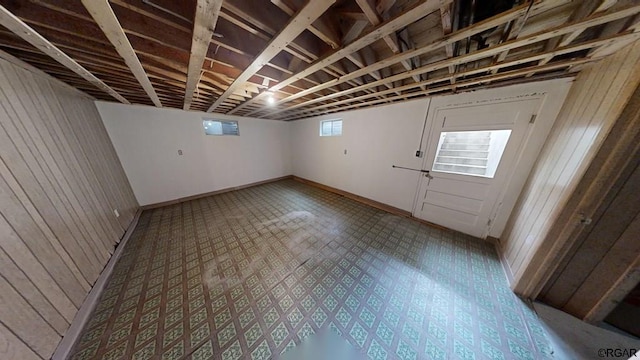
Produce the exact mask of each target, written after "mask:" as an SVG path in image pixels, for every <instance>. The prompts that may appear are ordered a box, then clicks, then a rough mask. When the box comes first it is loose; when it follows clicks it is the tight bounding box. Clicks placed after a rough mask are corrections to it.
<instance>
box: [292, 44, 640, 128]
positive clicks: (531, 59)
mask: <svg viewBox="0 0 640 360" xmlns="http://www.w3.org/2000/svg"><path fill="white" fill-rule="evenodd" d="M638 38H640V35H633V34H626V35H615V36H612V37H608V38H606V39H599V40H594V41H589V42H586V43H584V44H578V45H572V46H567V47H564V48H562V49H555V50H552V51H549V52H546V53H541V54H530V55H526V56H524V57H522V58H520V59H517V60H511V61H508V62H503V63H499V64H491V65H487V66H484V67H481V68H477V69H473V70H468V71H464V72H459V73H456V74H448V75H445V76H440V77H433V78H430V79H429V80H425V81H423V82H422V83H421V84H422V85H424V86H428V85H432V84H437V83H440V82H444V81H450V80H451V79H452V78H464V77H468V76H472V75H477V74H483V73H486V72H492V73H494V72H493V71H494V70H500V69H504V68H509V67H513V66H518V65H522V64H527V63H532V62H537V61H539V60H540V59H543V58H545V57H546V56H548V55H553V56H557V55H563V54H569V53H572V52H576V51H581V50H585V49H594V48H601V47H604V46H607V45H608V44H611V43H619V42H626V41H633V40H635V39H638ZM600 58H602V56H599V57H593V58H591V59H590V61H593V60H596V59H600ZM445 65H446V64H445ZM574 65H575V64H574ZM442 68H444V66H442ZM529 68H530V69H531V70H530V73H534V72H536V70H535V67H529ZM546 70H548V68H545V67H541V68H540V71H546ZM453 83H454V82H452V84H453ZM416 87H418V84H409V85H405V86H402V87H398V88H395V89H394V90H401V91H407V90H411V89H414V88H416ZM391 92H393V90H385V91H382V93H387V94H388V93H391ZM368 98H371V95H362V96H359V97H357V98H355V99H349V100H340V101H336V102H333V103H330V104H327V105H320V106H315V107H312V108H302V109H301V110H299V111H297V112H294V115H297V114H301V113H303V112H305V111H312V110H313V111H316V110H322V109H324V108H326V107H328V106H329V105H335V106H337V105H343V104H346V103H349V102H351V101H353V100H365V99H368ZM308 105H309V104H300V106H299V107H304V106H308ZM292 110H295V109H294V108H293V107H290V108H289V109H287V111H285V112H291V111H292ZM288 116H289V115H288Z"/></svg>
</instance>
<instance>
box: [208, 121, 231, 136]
mask: <svg viewBox="0 0 640 360" xmlns="http://www.w3.org/2000/svg"><path fill="white" fill-rule="evenodd" d="M202 126H203V127H204V133H205V134H207V135H236V136H238V135H240V129H239V128H238V122H237V121H233V120H229V121H221V120H207V119H205V120H203V121H202Z"/></svg>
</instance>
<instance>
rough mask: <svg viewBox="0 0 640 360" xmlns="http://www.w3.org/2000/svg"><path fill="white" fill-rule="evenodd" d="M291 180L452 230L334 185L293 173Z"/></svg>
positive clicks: (426, 223) (423, 222) (438, 227)
mask: <svg viewBox="0 0 640 360" xmlns="http://www.w3.org/2000/svg"><path fill="white" fill-rule="evenodd" d="M293 180H295V181H298V182H301V183H303V184H307V185H310V186H313V187H317V188H319V189H322V190H326V191H329V192H332V193H334V194H338V195H342V196H344V197H346V198H348V199H351V200H354V201H357V202H359V203H362V204H365V205H369V206H371V207H374V208H376V209H380V210H383V211H386V212H388V213H391V214H393V215H398V216H402V217H406V218H408V219H411V220H413V221H417V222H419V223H421V224H425V225H428V226H430V227H433V228H436V229H440V230H443V231H448V232H454V231H453V230H451V229H449V228H446V227H444V226H440V225H437V224H434V223H432V222H428V221H426V220H422V219H418V218H417V217H414V216H413V214H411V212H410V211H407V210H402V209H399V208H397V207H394V206H391V205H387V204H385V203H381V202H379V201H376V200H373V199H369V198H366V197H364V196H360V195H356V194H354V193H350V192H348V191H344V190H340V189H337V188H334V187H331V186H328V185H324V184H321V183H318V182H315V181H313V180H308V179H305V178H301V177H299V176H295V175H294V176H293Z"/></svg>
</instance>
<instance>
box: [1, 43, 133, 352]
mask: <svg viewBox="0 0 640 360" xmlns="http://www.w3.org/2000/svg"><path fill="white" fill-rule="evenodd" d="M0 55H2V56H0V358H7V359H9V358H12V359H13V358H21V359H22V358H25V359H27V358H38V357H39V358H43V359H47V358H49V357H50V356H51V354H52V353H53V351H54V350H55V348H56V346H57V345H58V342H59V341H60V339H61V338H62V336H64V334H65V331H66V330H67V328H68V327H69V324H70V323H71V322H72V321H73V318H74V316H75V314H76V312H77V311H78V308H79V307H80V305H81V304H82V302H83V301H84V299H85V297H86V295H87V293H88V291H89V290H90V289H91V286H92V285H93V283H94V282H95V281H96V279H97V278H98V275H99V274H100V272H101V271H102V268H103V267H104V265H105V264H106V263H107V261H108V260H109V258H110V256H111V254H112V253H113V249H114V245H115V244H116V243H117V242H118V241H119V240H120V238H121V237H122V235H123V234H124V231H125V229H126V228H127V227H128V225H129V223H130V222H131V221H132V219H133V217H134V215H135V212H136V210H137V208H138V204H137V202H136V200H135V197H134V195H133V192H132V191H131V188H130V186H129V183H128V181H127V179H126V176H125V174H124V171H123V170H122V167H121V165H120V162H119V160H118V158H117V155H116V154H115V150H114V149H113V147H112V145H111V142H110V140H109V137H108V135H107V132H106V130H105V129H104V126H103V124H102V121H101V119H100V116H99V114H98V112H97V109H96V108H95V105H94V103H93V100H92V99H91V98H89V97H88V96H87V95H85V94H83V93H81V92H79V91H77V90H74V89H71V88H70V87H68V86H66V85H64V84H62V83H60V82H59V81H57V80H55V79H53V78H51V77H49V76H48V75H45V74H44V73H41V72H40V71H38V70H36V69H34V68H32V67H30V66H28V65H26V64H24V63H21V62H20V61H18V60H15V59H12V58H11V57H10V56H7V55H6V54H0ZM114 210H117V211H118V212H119V213H120V217H119V218H117V217H116V216H115V214H114Z"/></svg>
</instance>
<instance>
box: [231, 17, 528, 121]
mask: <svg viewBox="0 0 640 360" xmlns="http://www.w3.org/2000/svg"><path fill="white" fill-rule="evenodd" d="M436 10H439V8H438V9H436ZM433 11H435V10H433ZM523 11H526V8H525V7H519V8H516V9H513V10H511V11H508V12H505V13H503V14H501V15H499V16H496V17H494V18H491V19H487V20H485V21H483V22H479V23H476V24H474V25H473V26H470V27H467V28H465V29H462V30H460V31H457V32H455V33H452V34H450V35H449V36H445V37H443V38H442V39H439V40H436V41H434V42H432V43H430V44H427V45H425V46H423V47H421V48H419V49H414V50H411V51H407V52H404V53H399V54H396V55H394V56H391V57H389V58H386V59H382V60H380V61H378V62H377V63H375V64H371V65H369V66H367V67H365V68H362V69H360V70H358V71H354V72H352V73H350V74H349V75H347V76H344V77H342V78H340V79H335V80H333V81H331V82H327V83H324V84H320V85H318V86H314V87H312V88H309V89H307V90H304V91H300V92H298V93H296V94H294V95H292V96H289V97H287V98H284V99H281V100H279V101H277V102H276V104H275V105H281V104H284V103H287V102H289V101H292V100H295V99H297V98H300V97H302V96H304V95H308V94H310V93H314V92H316V91H318V90H321V89H323V88H324V87H327V86H334V85H336V84H339V83H342V82H344V81H346V80H348V79H351V78H352V77H356V76H362V75H364V74H366V73H369V72H371V71H376V70H380V69H384V68H386V67H388V66H391V65H393V64H396V63H399V62H400V61H402V60H407V59H410V58H412V57H415V56H420V55H422V54H426V53H428V52H431V51H433V50H436V49H439V48H442V47H443V46H445V45H446V44H449V43H454V42H457V41H460V40H462V39H466V38H467V37H470V36H472V35H473V34H477V33H480V32H482V31H485V30H487V29H491V28H494V27H496V26H498V25H501V24H504V23H505V22H507V21H510V20H512V19H514V18H517V17H518V16H520V14H521V13H522V12H523ZM383 80H384V79H383ZM241 106H242V105H241ZM255 112H256V113H257V111H255ZM250 114H251V113H250Z"/></svg>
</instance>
